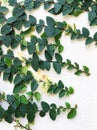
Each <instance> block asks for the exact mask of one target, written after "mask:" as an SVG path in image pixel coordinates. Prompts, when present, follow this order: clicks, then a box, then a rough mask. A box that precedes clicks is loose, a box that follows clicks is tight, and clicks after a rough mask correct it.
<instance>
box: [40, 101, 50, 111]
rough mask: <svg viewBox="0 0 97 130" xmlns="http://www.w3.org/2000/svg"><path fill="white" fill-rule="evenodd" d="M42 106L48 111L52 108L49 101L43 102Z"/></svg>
mask: <svg viewBox="0 0 97 130" xmlns="http://www.w3.org/2000/svg"><path fill="white" fill-rule="evenodd" d="M41 107H42V109H43V111H44V112H48V111H49V110H50V106H49V104H48V103H46V102H43V101H42V102H41Z"/></svg>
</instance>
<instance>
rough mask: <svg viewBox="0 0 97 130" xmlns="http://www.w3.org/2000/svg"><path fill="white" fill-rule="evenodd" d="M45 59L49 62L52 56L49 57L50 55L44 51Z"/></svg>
mask: <svg viewBox="0 0 97 130" xmlns="http://www.w3.org/2000/svg"><path fill="white" fill-rule="evenodd" d="M45 58H46V60H47V61H51V60H52V56H51V54H50V53H49V52H48V51H47V50H45Z"/></svg>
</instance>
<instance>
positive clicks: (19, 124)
mask: <svg viewBox="0 0 97 130" xmlns="http://www.w3.org/2000/svg"><path fill="white" fill-rule="evenodd" d="M13 121H14V122H16V123H18V124H17V127H21V128H24V129H25V130H31V128H30V126H29V125H28V128H27V127H25V126H24V125H22V124H21V123H20V122H19V121H18V120H15V119H13Z"/></svg>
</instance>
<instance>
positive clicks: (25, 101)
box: [20, 95, 28, 104]
mask: <svg viewBox="0 0 97 130" xmlns="http://www.w3.org/2000/svg"><path fill="white" fill-rule="evenodd" d="M20 102H21V103H23V104H28V100H27V98H26V97H25V96H24V95H22V96H20Z"/></svg>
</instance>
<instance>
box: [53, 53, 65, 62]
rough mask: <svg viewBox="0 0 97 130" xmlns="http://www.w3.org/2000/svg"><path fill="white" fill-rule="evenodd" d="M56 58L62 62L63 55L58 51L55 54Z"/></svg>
mask: <svg viewBox="0 0 97 130" xmlns="http://www.w3.org/2000/svg"><path fill="white" fill-rule="evenodd" d="M55 58H56V60H57V61H58V62H62V60H63V59H62V56H61V55H60V54H58V53H56V54H55Z"/></svg>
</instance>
